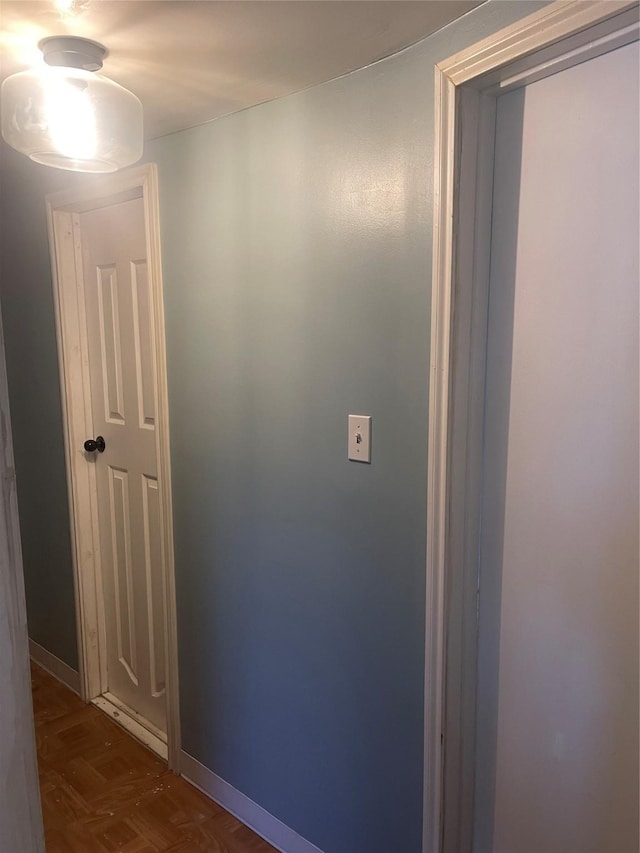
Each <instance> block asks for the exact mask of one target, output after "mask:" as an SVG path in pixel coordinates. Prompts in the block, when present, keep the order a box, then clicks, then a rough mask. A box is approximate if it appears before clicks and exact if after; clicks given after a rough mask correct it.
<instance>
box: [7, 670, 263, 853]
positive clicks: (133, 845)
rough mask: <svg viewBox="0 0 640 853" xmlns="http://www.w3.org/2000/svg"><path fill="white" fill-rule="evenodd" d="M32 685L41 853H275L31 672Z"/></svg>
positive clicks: (110, 725)
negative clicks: (42, 839)
mask: <svg viewBox="0 0 640 853" xmlns="http://www.w3.org/2000/svg"><path fill="white" fill-rule="evenodd" d="M31 680H32V687H33V708H34V716H35V728H36V744H37V748H38V769H39V775H40V795H41V800H42V814H43V820H44V828H45V841H46V846H47V853H275V848H273V847H272V846H271V845H270V844H267V842H266V841H264V840H263V839H262V838H260V837H259V836H258V835H256V834H255V832H253V831H252V830H250V829H249V828H248V827H246V826H244V825H243V824H242V823H240V821H238V820H237V819H236V818H235V817H233V815H231V814H229V813H228V812H226V811H225V810H224V809H222V808H221V807H220V806H218V805H217V804H216V803H214V802H213V801H212V800H209V799H208V798H207V797H205V796H204V794H201V793H200V791H198V790H196V788H194V787H193V786H192V785H190V784H189V783H188V782H186V781H185V780H184V779H181V778H180V777H178V776H174V775H173V773H171V772H170V771H169V770H168V769H167V766H166V764H165V763H164V762H163V761H161V760H160V759H159V758H156V756H155V755H153V753H151V752H150V751H149V750H147V749H146V748H145V747H144V746H142V745H141V744H139V743H138V742H137V741H135V740H134V739H133V738H132V737H131V736H130V735H129V734H128V733H127V732H125V731H124V729H121V728H120V726H118V725H117V724H116V723H114V722H113V721H112V720H110V719H109V718H108V717H107V716H106V714H103V713H102V711H100V710H99V709H98V708H96V707H95V706H93V705H85V704H84V702H82V701H81V700H80V699H79V698H78V697H77V696H76V695H75V694H74V693H72V691H71V690H69V689H68V688H67V687H65V686H64V685H63V684H61V683H60V682H59V681H57V680H56V679H55V678H53V676H51V675H49V674H48V673H46V672H45V671H44V670H42V669H40V667H38V666H36V665H35V664H32V666H31ZM11 853H14V851H11ZM15 853H19V851H15Z"/></svg>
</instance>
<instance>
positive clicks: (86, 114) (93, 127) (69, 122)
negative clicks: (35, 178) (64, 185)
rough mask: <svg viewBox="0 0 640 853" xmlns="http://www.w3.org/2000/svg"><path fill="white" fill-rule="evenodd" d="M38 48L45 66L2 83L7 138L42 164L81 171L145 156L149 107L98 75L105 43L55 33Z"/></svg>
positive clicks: (103, 169)
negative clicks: (144, 128) (145, 115)
mask: <svg viewBox="0 0 640 853" xmlns="http://www.w3.org/2000/svg"><path fill="white" fill-rule="evenodd" d="M38 47H39V48H40V50H41V51H42V54H43V56H44V61H45V63H46V64H45V65H44V66H42V67H40V68H36V69H32V70H30V71H20V72H18V73H17V74H12V75H11V76H10V77H7V79H6V80H5V81H4V82H3V84H2V90H1V100H2V136H3V138H4V140H5V141H6V142H8V143H9V145H11V146H12V148H15V149H16V150H17V151H20V152H21V153H23V154H26V155H27V156H28V157H30V158H31V159H32V160H35V162H36V163H43V164H44V165H45V166H54V167H56V168H58V169H69V170H71V171H74V172H115V171H117V170H118V169H121V168H122V167H123V166H129V165H131V164H132V163H135V162H136V161H137V160H139V159H140V157H141V156H142V148H143V136H142V104H141V103H140V101H139V100H138V98H136V96H135V95H134V94H133V93H132V92H130V91H129V90H128V89H124V88H123V87H122V86H119V85H118V84H117V83H114V82H113V80H109V79H108V78H107V77H103V76H102V75H101V74H96V73H95V72H97V71H98V70H99V69H100V68H102V60H103V59H104V57H105V56H106V55H107V49H106V48H105V47H104V45H101V44H99V43H98V42H96V41H91V40H90V39H84V38H79V37H77V36H52V37H51V38H45V39H43V40H42V41H41V42H40V43H39V44H38Z"/></svg>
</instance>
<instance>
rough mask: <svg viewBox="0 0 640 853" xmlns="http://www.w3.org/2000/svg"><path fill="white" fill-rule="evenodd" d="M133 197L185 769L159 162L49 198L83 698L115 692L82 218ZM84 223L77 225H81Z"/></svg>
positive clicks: (173, 692) (175, 741)
mask: <svg viewBox="0 0 640 853" xmlns="http://www.w3.org/2000/svg"><path fill="white" fill-rule="evenodd" d="M131 198H142V200H143V204H144V215H145V229H146V244H147V263H148V270H149V286H150V291H151V297H150V301H151V305H152V325H153V329H152V340H153V368H154V381H155V394H156V405H157V428H156V454H157V459H158V485H159V491H160V501H161V525H162V554H163V560H164V567H165V595H166V631H165V637H166V644H167V648H166V660H167V684H166V700H167V747H168V762H169V767H170V768H171V769H174V770H177V769H178V756H179V753H180V721H179V702H178V649H177V632H176V595H175V573H174V552H173V514H172V508H171V466H170V458H169V407H168V400H167V364H166V348H165V336H164V304H163V298H162V263H161V254H160V221H159V202H158V178H157V170H156V167H155V165H154V164H146V165H144V166H140V167H138V168H134V169H128V170H125V171H123V172H118V173H117V174H114V175H108V176H105V177H100V178H96V179H95V180H90V181H88V182H87V183H85V184H83V185H82V186H81V187H76V188H74V189H70V190H64V191H62V192H58V193H54V194H52V195H49V196H47V219H48V228H49V247H50V252H51V267H52V274H53V292H54V303H55V316H56V334H57V339H58V362H59V367H60V383H61V389H62V409H63V421H64V438H65V456H66V466H67V482H68V487H69V514H70V519H71V540H72V555H73V570H74V584H75V599H76V621H77V630H78V651H79V655H78V657H79V669H80V689H81V696H82V698H83V699H84V700H85V701H91V700H92V699H95V698H96V697H98V696H100V695H101V694H102V693H103V692H104V691H105V690H106V689H107V680H106V679H107V671H106V632H105V620H104V608H103V606H102V582H101V569H100V540H99V528H98V502H97V485H96V472H95V466H94V465H91V464H88V463H87V460H86V458H85V454H84V451H83V444H84V441H85V439H86V438H87V437H93V434H94V433H93V426H92V415H91V387H90V382H89V353H88V346H87V325H86V317H85V303H84V278H83V264H82V246H81V244H80V238H79V236H78V235H79V234H80V228H79V214H81V213H83V212H86V211H87V210H92V209H95V208H97V207H104V206H105V205H108V204H113V203H117V202H121V201H125V200H128V199H131ZM74 226H75V227H74Z"/></svg>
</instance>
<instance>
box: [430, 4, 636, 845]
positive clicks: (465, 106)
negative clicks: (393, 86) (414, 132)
mask: <svg viewBox="0 0 640 853" xmlns="http://www.w3.org/2000/svg"><path fill="white" fill-rule="evenodd" d="M639 29H640V27H639V22H638V2H637V0H632V2H626V0H596V1H595V2H592V3H586V2H584V0H558V2H555V3H551V4H549V5H548V6H546V7H545V8H544V9H542V10H540V11H539V12H536V13H535V14H534V15H531V16H529V17H527V18H524V19H522V20H521V21H518V22H517V23H515V24H513V25H512V26H510V27H507V28H505V29H503V30H500V31H499V32H497V33H494V34H493V35H492V36H490V37H489V38H487V39H485V40H483V41H481V42H479V43H477V44H474V45H472V46H471V47H469V48H467V49H466V50H464V51H462V52H460V53H457V54H455V55H454V56H452V57H450V58H449V59H446V60H444V61H443V62H440V63H439V64H438V65H436V68H435V151H434V164H435V167H434V169H435V175H434V218H433V223H434V224H433V268H432V303H431V353H430V367H429V379H430V384H429V439H428V452H427V453H428V455H427V464H428V481H427V565H426V625H427V630H426V634H425V700H424V708H425V737H424V749H425V754H424V811H423V853H453V851H455V853H463V851H464V853H470V851H471V848H472V840H473V803H474V767H475V749H476V743H475V724H476V687H477V683H476V682H477V642H478V638H477V608H478V593H479V576H478V569H479V565H478V552H479V542H480V534H481V510H482V507H481V489H482V459H483V424H484V390H485V355H486V347H487V309H488V296H489V259H490V245H491V208H492V188H493V159H494V148H495V139H494V135H495V111H496V100H497V98H498V96H499V95H502V94H505V93H506V92H509V91H512V90H514V89H517V88H520V87H521V86H525V85H527V84H528V83H533V82H534V81H536V80H540V79H542V78H544V77H547V76H549V75H551V74H555V73H557V72H559V71H562V70H564V69H566V68H569V67H571V66H572V65H576V64H578V63H580V62H584V61H586V60H588V59H592V58H594V57H596V56H599V55H601V54H602V53H606V52H607V51H609V50H613V49H615V48H617V47H622V46H623V45H625V44H629V43H630V42H632V41H635V40H637V39H638V37H639Z"/></svg>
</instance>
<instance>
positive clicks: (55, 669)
mask: <svg viewBox="0 0 640 853" xmlns="http://www.w3.org/2000/svg"><path fill="white" fill-rule="evenodd" d="M29 655H30V657H31V658H32V659H33V661H34V662H35V663H37V664H38V666H41V667H42V669H45V670H46V671H47V672H48V673H49V675H53V676H54V678H57V679H58V681H61V682H62V683H63V684H66V685H67V687H68V688H69V689H71V690H73V692H74V693H77V694H78V696H79V695H80V673H79V672H76V671H75V669H72V668H71V667H70V666H69V664H66V663H65V662H64V661H62V660H60V658H57V657H56V656H55V655H53V654H51V652H48V651H47V650H46V649H44V648H43V647H42V646H41V645H39V644H38V643H36V642H35V641H34V640H32V639H31V638H29Z"/></svg>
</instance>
